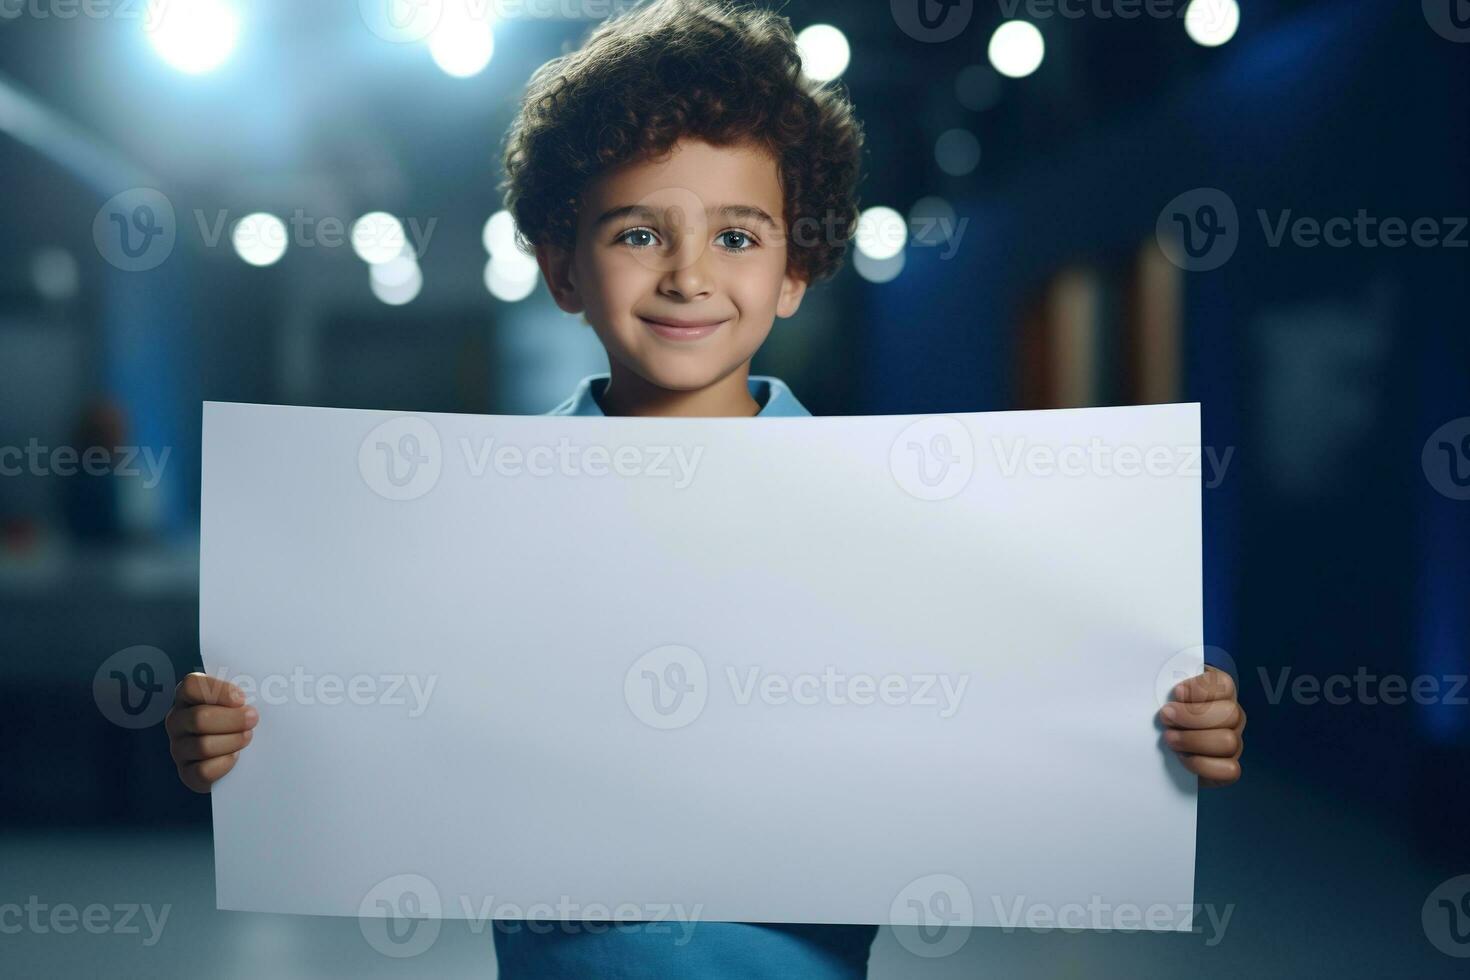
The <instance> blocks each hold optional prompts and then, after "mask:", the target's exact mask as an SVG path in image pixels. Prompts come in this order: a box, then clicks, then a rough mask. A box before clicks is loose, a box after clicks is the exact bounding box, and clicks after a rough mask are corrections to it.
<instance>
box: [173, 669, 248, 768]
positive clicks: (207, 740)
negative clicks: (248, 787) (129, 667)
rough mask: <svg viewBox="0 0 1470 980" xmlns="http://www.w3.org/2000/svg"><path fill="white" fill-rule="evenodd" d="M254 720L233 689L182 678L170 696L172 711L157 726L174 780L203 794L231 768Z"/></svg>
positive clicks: (202, 677) (197, 677)
mask: <svg viewBox="0 0 1470 980" xmlns="http://www.w3.org/2000/svg"><path fill="white" fill-rule="evenodd" d="M259 720H260V716H259V714H258V713H257V712H256V710H255V709H254V708H252V707H249V706H247V705H246V704H245V695H244V694H243V693H241V691H240V689H239V688H238V687H236V686H235V685H233V684H231V683H230V682H228V681H225V680H221V679H220V678H218V677H210V676H209V675H208V674H199V673H194V674H189V675H187V676H186V677H185V678H184V679H183V680H182V681H180V682H179V686H178V687H177V688H176V689H175V690H174V706H173V707H172V708H170V709H169V712H168V717H167V718H165V719H164V722H163V727H164V730H165V731H167V732H168V749H169V754H170V755H172V756H173V757H174V765H176V766H177V767H178V770H179V779H180V780H182V781H183V783H184V785H185V786H187V787H189V788H190V789H192V790H193V791H194V792H196V793H208V792H209V789H210V787H211V786H213V785H214V784H215V782H216V781H217V780H218V779H219V778H220V777H221V776H223V775H224V774H225V773H227V772H229V771H230V770H231V769H233V768H235V760H236V759H237V758H238V757H239V755H240V750H241V749H243V748H244V747H245V746H247V745H249V744H250V737H251V731H250V730H251V729H252V728H254V727H255V723H256V722H257V721H259Z"/></svg>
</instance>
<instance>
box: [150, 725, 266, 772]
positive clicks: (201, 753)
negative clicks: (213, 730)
mask: <svg viewBox="0 0 1470 980" xmlns="http://www.w3.org/2000/svg"><path fill="white" fill-rule="evenodd" d="M253 737H254V733H253V732H248V731H246V732H236V733H235V734H233V735H180V736H179V737H178V738H176V739H173V740H172V741H171V742H170V743H169V751H170V752H171V753H172V754H173V757H174V762H176V763H179V764H181V765H182V764H184V763H187V762H199V761H202V760H204V759H213V758H215V757H217V756H221V755H230V754H232V753H235V752H239V751H240V750H241V749H243V748H244V747H245V746H247V745H249V744H250V739H251V738H253Z"/></svg>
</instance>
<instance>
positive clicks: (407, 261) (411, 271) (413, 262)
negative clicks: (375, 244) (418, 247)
mask: <svg viewBox="0 0 1470 980" xmlns="http://www.w3.org/2000/svg"><path fill="white" fill-rule="evenodd" d="M368 274H369V275H370V276H372V277H373V282H375V283H377V284H378V285H380V286H385V287H387V288H389V289H395V288H397V287H400V286H406V285H407V284H408V283H410V282H412V281H413V278H414V277H415V276H418V277H420V278H421V279H422V277H423V272H422V270H420V269H419V263H418V260H417V259H416V258H414V254H413V250H412V249H409V248H405V249H404V250H403V251H402V252H399V253H398V254H397V255H395V256H394V257H393V258H391V259H389V260H388V261H387V262H379V263H378V264H377V265H373V266H369V267H368Z"/></svg>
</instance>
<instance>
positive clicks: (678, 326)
mask: <svg viewBox="0 0 1470 980" xmlns="http://www.w3.org/2000/svg"><path fill="white" fill-rule="evenodd" d="M638 319H640V320H642V321H643V323H644V325H645V326H647V327H648V329H650V330H652V331H653V332H654V333H656V334H658V335H659V336H660V337H663V338H665V339H666V340H698V339H699V338H701V337H708V336H709V335H710V334H712V333H714V332H715V331H716V330H718V329H720V327H721V326H722V325H724V324H725V323H727V322H728V321H726V320H666V319H664V318H662V317H660V318H657V319H654V318H652V317H646V316H640V317H639V318H638Z"/></svg>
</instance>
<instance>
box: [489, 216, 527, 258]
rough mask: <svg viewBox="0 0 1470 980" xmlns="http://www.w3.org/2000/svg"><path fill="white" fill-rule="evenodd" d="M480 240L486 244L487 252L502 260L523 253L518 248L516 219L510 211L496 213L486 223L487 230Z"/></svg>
mask: <svg viewBox="0 0 1470 980" xmlns="http://www.w3.org/2000/svg"><path fill="white" fill-rule="evenodd" d="M480 240H481V241H482V242H483V243H484V244H485V251H486V252H488V253H489V254H491V255H498V256H500V257H502V258H504V257H506V256H508V255H510V254H511V253H512V252H515V253H517V254H523V253H521V251H520V249H518V248H516V219H515V218H514V217H513V216H512V215H511V213H510V212H509V211H505V210H500V211H496V212H495V213H494V214H492V215H491V216H490V220H488V221H486V222H485V230H484V231H483V232H482V233H481V235H480Z"/></svg>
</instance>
